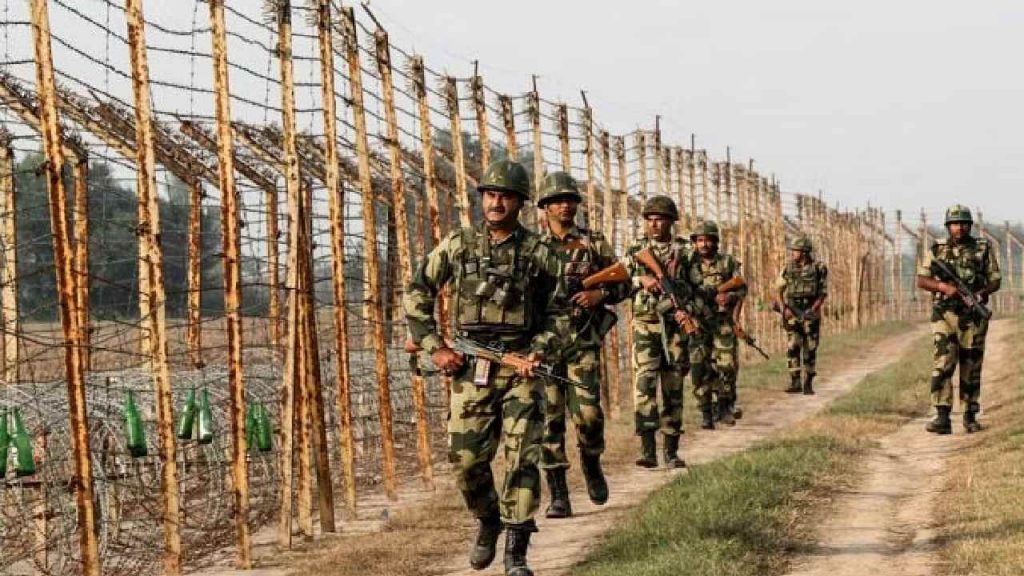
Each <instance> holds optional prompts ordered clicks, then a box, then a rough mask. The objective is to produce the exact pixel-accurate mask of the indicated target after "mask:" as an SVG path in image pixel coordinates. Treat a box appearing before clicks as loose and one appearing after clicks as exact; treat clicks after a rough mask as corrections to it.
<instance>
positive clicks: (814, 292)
mask: <svg viewBox="0 0 1024 576" xmlns="http://www.w3.org/2000/svg"><path fill="white" fill-rule="evenodd" d="M807 257H808V259H809V260H808V262H806V263H804V264H797V263H795V262H792V261H790V262H787V263H786V266H785V267H784V268H783V269H782V273H781V274H780V275H779V279H778V281H777V283H776V288H777V289H778V290H779V291H780V292H782V293H784V296H785V304H786V305H787V306H789V307H790V308H792V309H793V310H798V311H809V310H810V309H811V306H813V305H814V302H816V301H817V300H818V299H820V298H823V297H825V296H826V295H827V294H828V267H827V266H825V264H824V263H822V262H818V261H817V260H810V252H809V251H808V254H807ZM783 328H785V330H786V337H787V340H788V348H787V349H786V359H787V364H788V366H789V374H790V377H791V378H792V379H793V381H794V382H799V381H800V377H801V372H802V375H803V378H804V383H805V387H808V388H809V382H810V380H812V379H813V378H814V375H815V373H816V372H815V369H814V367H815V363H816V362H817V357H818V341H819V334H820V332H821V318H820V317H818V316H815V318H813V319H807V320H801V319H799V318H797V317H796V315H793V316H791V317H789V318H785V319H784V320H783Z"/></svg>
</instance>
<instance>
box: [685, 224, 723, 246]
mask: <svg viewBox="0 0 1024 576" xmlns="http://www.w3.org/2000/svg"><path fill="white" fill-rule="evenodd" d="M698 236H711V237H713V238H714V239H715V240H718V239H719V238H721V235H720V234H719V233H718V224H716V223H715V222H714V220H704V221H703V222H698V223H697V225H696V226H694V227H693V232H691V233H690V240H694V241H695V240H697V237H698Z"/></svg>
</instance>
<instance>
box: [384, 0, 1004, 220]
mask: <svg viewBox="0 0 1024 576" xmlns="http://www.w3.org/2000/svg"><path fill="white" fill-rule="evenodd" d="M371 8H372V9H373V10H374V11H375V13H376V15H377V17H378V18H379V19H380V20H381V21H382V23H383V24H384V26H385V27H386V28H388V29H389V31H390V32H391V37H392V41H393V43H395V44H396V45H401V46H403V47H406V48H413V49H415V50H417V51H419V52H420V53H422V54H424V55H425V57H426V60H427V62H428V65H430V66H431V67H433V68H444V69H447V70H448V71H450V72H451V73H453V74H456V75H459V76H466V75H468V74H469V71H470V70H471V63H470V62H471V61H472V60H473V59H479V60H480V63H481V73H482V74H483V75H484V76H485V78H486V80H487V81H488V83H489V84H492V85H494V86H495V87H496V88H498V89H501V90H504V91H506V92H510V93H518V92H522V91H524V90H527V89H528V87H529V77H530V74H537V75H539V76H540V81H539V85H540V90H541V93H542V95H544V96H545V97H546V98H549V99H554V98H562V99H565V100H567V101H570V102H576V103H578V102H579V90H580V89H581V88H584V89H586V90H587V92H588V97H589V101H590V103H591V105H592V106H594V108H595V110H596V114H597V116H598V118H599V119H600V120H601V121H602V122H603V123H604V124H605V125H606V126H607V127H608V128H610V129H611V130H612V131H613V132H616V131H617V132H624V131H628V130H631V129H633V128H635V127H638V126H643V127H650V126H652V125H653V117H654V115H655V114H661V115H662V116H663V126H662V129H663V131H664V133H665V138H666V140H667V141H669V142H674V143H686V142H688V141H689V135H690V133H691V132H694V133H696V134H697V141H698V146H704V147H706V148H708V149H709V150H711V151H712V152H713V153H714V154H715V156H719V157H722V156H724V152H725V147H726V146H727V145H729V146H731V147H732V149H733V151H734V157H739V158H748V157H753V158H755V159H756V166H757V167H758V168H759V169H761V170H762V171H764V172H774V173H776V174H778V175H779V177H780V178H781V179H782V181H783V184H784V187H785V188H786V189H788V190H789V191H817V190H819V189H822V190H824V191H825V195H826V197H827V198H828V199H830V200H831V201H838V202H840V203H843V204H845V205H853V206H863V205H864V204H865V203H866V202H867V201H870V202H872V203H873V204H875V205H879V204H880V205H883V206H887V207H893V208H895V207H900V208H904V209H906V210H910V211H916V210H917V209H919V208H920V207H922V206H924V207H926V208H928V211H929V213H936V212H939V211H940V210H941V208H942V207H943V206H945V205H946V204H949V203H952V202H956V201H961V202H965V203H969V204H970V205H972V206H977V207H981V208H982V209H984V210H985V211H986V213H987V214H988V215H989V217H988V219H989V220H1002V219H1006V218H1009V219H1011V220H1018V219H1020V218H1021V216H1022V215H1024V194H1022V188H1024V186H1022V183H1024V139H1022V138H1024V136H1022V135H1024V113H1022V111H1021V108H1022V106H1024V75H1022V74H1020V72H1019V70H1020V67H1021V64H1020V57H1021V55H1022V54H1024V34H1022V31H1024V2H1020V1H1015V0H980V1H977V2H971V3H967V2H952V1H948V0H939V1H935V0H933V1H927V2H925V1H921V0H915V1H900V2H892V1H885V2H883V1H880V0H861V1H859V2H823V1H821V0H781V1H780V0H773V1H771V2H766V1H756V0H746V1H720V2H700V3H697V2H670V1H660V2H640V1H635V2H596V1H589V2H584V1H566V0H561V1H551V0H548V1H544V2H540V1H536V0H520V1H518V2H515V3H507V2H501V3H499V2H482V1H479V0H445V1H444V2H422V1H414V0H372V2H371Z"/></svg>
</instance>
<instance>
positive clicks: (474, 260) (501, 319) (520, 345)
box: [403, 225, 564, 355]
mask: <svg viewBox="0 0 1024 576" xmlns="http://www.w3.org/2000/svg"><path fill="white" fill-rule="evenodd" d="M559 273H560V269H559V264H558V259H557V257H556V256H555V255H554V253H553V252H552V251H551V248H550V247H549V246H548V245H547V244H546V243H544V242H543V241H542V240H541V238H540V236H538V235H537V234H536V233H534V232H531V231H529V230H527V229H526V228H524V227H523V226H522V225H517V227H516V229H515V230H514V231H513V232H512V234H510V235H509V236H507V237H506V238H504V239H502V240H501V241H500V242H497V243H495V242H493V241H491V239H490V236H489V234H488V232H487V230H486V228H485V227H478V228H464V229H461V230H458V231H456V232H453V233H451V234H449V235H448V236H447V237H445V238H444V239H443V240H442V241H441V242H440V243H439V244H438V245H437V246H436V247H435V248H434V249H433V250H431V251H430V253H429V254H427V256H426V259H425V260H424V261H423V263H422V264H421V265H420V267H419V269H418V270H417V272H416V276H415V277H414V278H413V281H412V283H411V284H410V285H409V289H408V291H406V294H405V298H404V302H403V304H404V308H405V315H406V321H407V322H408V326H409V335H410V336H411V338H412V340H413V342H415V343H416V344H418V345H419V346H421V347H422V348H423V350H424V351H425V352H426V353H428V354H430V353H433V352H434V351H435V350H437V349H438V348H439V347H441V346H442V344H443V342H442V339H441V335H440V334H439V330H438V326H437V320H435V318H434V303H435V301H436V300H437V297H438V294H440V292H441V289H442V288H443V287H444V286H445V285H446V284H451V285H452V298H451V306H450V307H451V310H452V317H453V318H454V321H455V328H456V330H459V331H460V332H465V333H466V334H467V335H468V336H469V337H471V338H473V339H476V340H479V341H485V342H492V341H500V342H503V343H505V344H507V345H508V346H509V347H510V348H511V349H514V350H519V351H523V350H526V349H529V350H531V351H537V352H541V353H544V354H545V355H549V354H550V353H551V352H552V351H553V349H554V348H556V344H555V340H556V332H555V330H556V323H557V321H558V320H559V319H560V318H561V317H563V316H564V314H558V313H557V312H556V311H554V310H553V306H552V297H553V295H554V294H555V289H556V286H557V284H558V279H559Z"/></svg>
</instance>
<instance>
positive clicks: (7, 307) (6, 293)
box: [0, 130, 21, 384]
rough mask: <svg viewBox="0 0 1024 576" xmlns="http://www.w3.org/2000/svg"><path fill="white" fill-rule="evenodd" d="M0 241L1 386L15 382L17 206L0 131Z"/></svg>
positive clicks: (6, 140)
mask: <svg viewBox="0 0 1024 576" xmlns="http://www.w3.org/2000/svg"><path fill="white" fill-rule="evenodd" d="M0 138H2V141H0V218H2V222H0V239H2V241H3V254H2V256H3V260H2V263H3V269H2V271H0V308H2V310H3V327H4V333H3V355H2V357H0V362H3V370H2V371H0V373H2V376H3V383H4V384H14V383H15V382H17V381H18V362H19V350H18V331H19V330H20V324H21V322H20V315H19V311H18V265H17V262H18V251H17V246H18V233H17V230H18V227H17V216H18V211H17V204H16V202H15V198H16V195H15V193H14V192H15V191H14V150H13V149H11V141H10V138H11V134H10V133H9V132H7V131H6V130H5V131H3V132H0Z"/></svg>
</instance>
